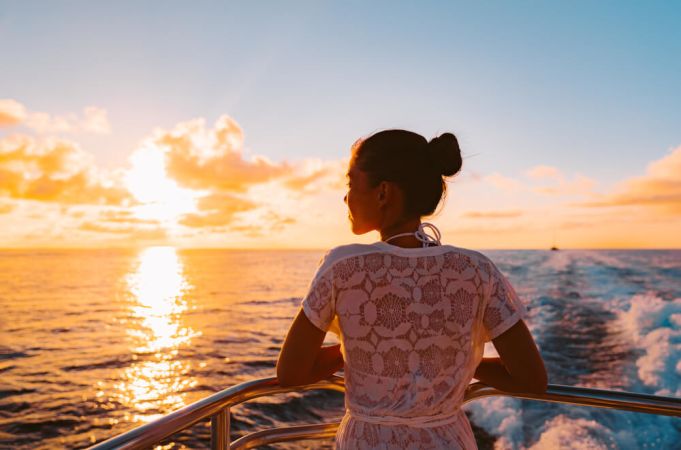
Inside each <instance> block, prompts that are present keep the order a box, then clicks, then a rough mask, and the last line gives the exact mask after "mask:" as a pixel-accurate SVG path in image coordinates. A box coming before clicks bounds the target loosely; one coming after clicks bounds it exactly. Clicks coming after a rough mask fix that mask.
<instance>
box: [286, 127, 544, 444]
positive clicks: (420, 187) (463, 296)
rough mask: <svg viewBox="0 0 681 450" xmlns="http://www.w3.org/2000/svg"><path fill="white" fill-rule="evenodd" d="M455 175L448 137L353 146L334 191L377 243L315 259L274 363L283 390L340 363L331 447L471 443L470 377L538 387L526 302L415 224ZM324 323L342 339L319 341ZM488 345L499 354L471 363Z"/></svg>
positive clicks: (485, 267)
mask: <svg viewBox="0 0 681 450" xmlns="http://www.w3.org/2000/svg"><path fill="white" fill-rule="evenodd" d="M460 170H461V152H460V149H459V144H458V142H457V139H456V137H455V136H454V135H453V134H451V133H445V134H443V135H441V136H439V137H437V138H434V139H432V140H431V141H430V142H428V141H427V140H426V139H425V138H424V137H422V136H421V135H419V134H416V133H412V132H409V131H404V130H387V131H381V132H379V133H376V134H374V135H372V136H370V137H369V138H367V139H364V140H360V141H358V142H357V143H355V145H353V148H352V156H351V159H350V165H349V170H348V174H347V175H348V178H349V190H348V193H347V194H346V196H345V199H344V200H345V202H346V203H347V205H348V208H349V210H350V211H349V218H350V221H351V223H352V231H353V233H354V234H357V235H360V234H364V233H368V232H370V231H372V230H377V231H378V232H379V233H380V235H381V241H380V242H376V243H374V244H370V245H365V244H351V245H343V246H339V247H335V248H333V249H331V250H330V251H329V252H327V253H326V254H325V255H324V257H323V258H322V260H321V262H320V265H319V267H318V269H317V272H316V274H315V276H314V278H313V280H312V282H311V283H310V286H309V290H308V293H307V295H306V296H305V298H304V299H303V302H302V308H301V310H300V311H299V312H298V315H297V317H296V318H295V320H294V322H293V324H292V325H291V329H290V330H289V332H288V335H287V337H286V340H285V342H284V344H283V346H282V349H281V353H280V355H279V361H278V363H277V376H278V378H279V382H280V383H281V385H283V386H291V385H299V384H306V383H311V382H314V381H318V380H320V379H323V378H326V377H328V376H330V375H331V374H333V373H334V372H336V371H338V370H340V369H341V368H343V369H344V376H345V386H346V396H345V406H346V414H345V416H344V417H343V420H342V421H341V425H340V428H339V429H338V432H337V434H336V448H338V449H400V450H402V449H412V448H413V449H454V448H465V449H470V448H476V443H475V439H474V437H473V433H472V430H471V427H470V423H469V422H468V419H467V418H466V415H465V414H464V412H463V411H462V410H461V404H462V401H463V395H464V391H465V389H466V386H467V385H468V384H469V382H470V381H471V379H472V378H473V377H475V378H477V379H478V380H480V381H482V382H484V383H487V384H489V385H491V386H494V387H496V388H498V389H501V390H504V391H510V392H515V391H525V392H536V393H542V392H544V391H545V390H546V384H547V377H546V370H545V369H544V364H543V361H542V358H541V356H540V355H539V352H538V351H537V347H536V345H535V343H534V340H533V339H532V336H531V335H530V333H529V331H528V329H527V327H526V325H525V323H524V322H523V320H522V317H523V316H524V312H525V310H524V307H523V305H522V303H521V302H520V300H519V299H518V297H517V295H516V293H515V291H514V290H513V288H512V287H511V285H510V284H509V283H508V281H507V280H506V278H504V276H503V275H502V274H501V273H500V272H499V270H498V269H497V268H496V266H495V265H494V264H493V263H492V262H491V261H490V260H489V259H488V258H487V257H485V256H484V255H482V254H480V253H478V252H475V251H472V250H467V249H463V248H457V247H453V246H451V245H444V244H442V243H441V242H440V233H439V231H438V230H437V228H435V227H434V226H433V225H431V224H428V223H422V222H421V218H422V217H424V216H429V215H431V214H433V212H434V211H435V209H436V207H437V205H438V204H439V203H440V200H441V198H442V195H443V193H445V192H446V184H445V182H444V179H443V177H447V176H452V175H455V174H456V173H458V172H459V171H460ZM428 227H429V228H430V229H432V231H433V233H434V236H430V235H428V234H427V233H426V228H428ZM389 242H390V243H389ZM327 331H333V332H335V333H337V334H338V335H339V337H340V342H341V344H340V345H334V346H329V347H322V343H323V341H324V336H325V334H326V332H327ZM488 341H492V342H493V344H494V346H495V347H496V349H497V351H498V353H499V357H498V358H482V351H483V347H484V343H485V342H488Z"/></svg>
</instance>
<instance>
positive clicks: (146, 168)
mask: <svg viewBox="0 0 681 450" xmlns="http://www.w3.org/2000/svg"><path fill="white" fill-rule="evenodd" d="M130 162H131V164H132V167H131V168H130V170H129V171H128V172H127V173H126V175H125V185H126V187H127V188H128V189H129V190H130V192H131V193H132V195H133V196H134V197H135V198H136V199H137V200H138V201H139V202H140V203H141V204H140V205H138V206H135V207H134V209H133V210H134V214H135V216H136V217H138V218H140V219H154V220H159V221H162V222H167V221H173V220H177V218H179V217H180V216H181V215H182V214H187V213H190V212H193V211H195V210H196V200H195V194H194V193H193V192H192V191H190V190H188V189H182V188H180V187H178V186H177V183H175V182H174V181H173V180H171V179H169V178H168V176H167V174H166V169H165V155H164V154H163V153H162V152H161V151H160V150H158V149H154V148H142V149H140V150H138V151H137V152H135V153H134V154H133V155H132V156H131V157H130Z"/></svg>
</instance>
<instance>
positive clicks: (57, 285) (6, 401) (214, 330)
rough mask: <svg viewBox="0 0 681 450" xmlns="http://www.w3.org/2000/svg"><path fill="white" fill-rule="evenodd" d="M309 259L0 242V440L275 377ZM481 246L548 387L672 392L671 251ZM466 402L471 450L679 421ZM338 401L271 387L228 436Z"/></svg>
mask: <svg viewBox="0 0 681 450" xmlns="http://www.w3.org/2000/svg"><path fill="white" fill-rule="evenodd" d="M322 253H323V252H321V251H235V250H175V249H173V248H166V247H155V248H149V249H145V250H141V251H132V250H130V251H126V250H58V251H45V250H11V251H10V250H5V251H0V311H1V314H0V448H18V449H29V448H31V449H34V448H60V447H68V448H83V447H87V446H88V445H91V444H92V443H94V442H99V441H101V440H104V439H106V438H108V437H111V436H114V435H116V434H118V433H120V432H123V431H125V430H128V429H130V428H132V427H134V426H137V425H140V424H143V423H146V422H148V421H151V420H153V419H155V418H157V417H159V416H161V415H163V414H166V413H168V412H170V411H173V410H175V409H177V408H179V407H181V406H183V405H186V404H188V403H191V402H193V401H196V400H198V399H200V398H203V397H205V396H207V395H209V394H211V393H213V392H216V391H219V390H221V389H224V388H225V387H228V386H230V385H233V384H235V383H239V382H242V381H245V380H250V379H253V378H259V377H266V376H272V375H273V374H274V366H275V360H276V356H277V354H278V350H279V347H280V345H281V343H282V339H283V337H284V335H285V333H286V331H287V329H288V326H289V325H290V322H291V320H292V317H293V315H294V314H295V312H296V310H297V308H298V305H299V303H300V299H301V298H302V296H303V295H304V294H305V289H306V287H307V285H308V283H309V281H310V279H311V277H312V275H313V273H314V271H315V268H316V266H317V263H318V261H319V258H320V257H321V255H322ZM485 253H486V254H487V255H488V256H490V257H491V258H492V259H493V260H494V261H495V262H496V263H497V265H498V266H499V268H500V269H501V270H502V271H503V272H504V273H506V275H507V276H508V277H509V279H510V280H511V282H512V283H513V285H514V286H515V287H516V289H517V291H518V293H519V294H520V295H521V297H523V299H524V300H525V302H526V304H527V306H528V310H529V317H528V319H527V322H528V324H529V326H530V328H531V330H532V332H533V334H534V336H535V338H536V340H537V343H538V345H539V347H540V350H541V352H542V355H543V357H544V359H545V361H546V364H547V368H548V371H549V379H550V380H549V381H550V382H551V383H554V384H567V385H575V386H590V387H598V388H607V389H618V390H628V391H635V392H644V393H651V394H657V395H666V396H676V397H681V363H679V360H680V359H681V358H680V356H681V251H559V252H544V251H489V252H485ZM329 342H332V341H329ZM488 350H491V349H488ZM466 408H467V411H468V412H469V413H470V415H471V421H472V422H473V423H474V424H475V425H477V426H479V427H481V429H480V430H478V431H477V432H476V435H477V436H478V437H479V443H480V447H481V448H485V447H488V446H489V445H490V442H492V441H495V444H496V446H497V447H500V448H522V447H529V448H556V447H561V446H562V447H569V446H572V447H574V448H673V447H674V446H676V445H678V442H680V441H681V419H678V418H670V417H662V416H654V415H647V414H637V413H627V412H617V411H609V410H600V409H594V408H580V407H572V406H562V405H553V404H541V403H537V402H529V401H520V400H514V399H503V398H497V399H484V400H481V401H478V402H475V403H473V404H470V405H468V406H467V407H466ZM342 412H343V400H342V396H340V395H339V394H336V393H326V392H322V393H306V394H289V395H280V396H274V397H272V398H268V399H263V400H261V401H257V402H253V403H249V404H246V405H243V406H241V407H238V408H237V409H236V411H235V412H234V415H233V431H234V436H237V435H241V434H242V433H243V431H244V430H253V429H261V428H266V427H270V426H273V425H280V424H284V423H292V422H293V423H305V422H316V421H319V420H331V419H333V418H337V417H340V416H341V415H342ZM209 434H210V430H209V428H208V423H207V422H206V423H200V424H197V425H196V426H195V427H193V428H192V429H191V430H189V431H187V432H183V433H181V434H179V435H177V436H176V437H175V438H174V440H172V441H168V442H167V445H164V447H163V448H207V447H208V439H209ZM320 445H321V444H320V443H318V442H312V441H309V442H307V443H305V444H302V446H309V447H311V448H320ZM282 448H284V447H283V446H282ZM287 448H292V446H291V445H290V444H289V446H288V447H287ZM326 448H330V446H329V445H327V446H326Z"/></svg>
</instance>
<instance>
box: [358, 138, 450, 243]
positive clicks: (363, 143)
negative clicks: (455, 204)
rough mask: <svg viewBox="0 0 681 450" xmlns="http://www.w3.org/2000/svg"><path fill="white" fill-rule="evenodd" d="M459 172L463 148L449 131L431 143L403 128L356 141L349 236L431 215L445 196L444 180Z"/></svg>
mask: <svg viewBox="0 0 681 450" xmlns="http://www.w3.org/2000/svg"><path fill="white" fill-rule="evenodd" d="M460 170H461V150H460V149H459V143H458V141H457V139H456V137H455V136H454V135H453V134H451V133H444V134H442V135H440V136H438V137H435V138H433V139H431V140H430V142H429V141H427V140H426V139H425V138H424V137H423V136H421V135H420V134H416V133H413V132H411V131H405V130H386V131H381V132H378V133H376V134H373V135H371V136H370V137H368V138H366V139H360V140H359V141H357V142H356V143H355V144H354V145H353V147H352V155H351V158H350V167H349V170H348V175H349V177H350V190H349V191H348V193H347V195H346V197H345V201H346V202H347V204H348V207H349V209H350V215H351V219H352V222H353V232H354V233H355V234H363V233H366V232H368V231H371V230H373V229H380V228H381V227H382V226H388V225H392V223H393V222H400V223H401V222H407V221H410V220H414V219H420V218H421V217H423V216H429V215H431V214H433V213H434V212H435V209H436V208H437V205H438V204H439V203H440V200H441V199H442V197H443V194H446V190H447V185H446V183H445V181H444V178H443V177H446V176H452V175H455V174H456V173H458V172H459V171H460ZM386 221H387V222H389V223H385V222H386Z"/></svg>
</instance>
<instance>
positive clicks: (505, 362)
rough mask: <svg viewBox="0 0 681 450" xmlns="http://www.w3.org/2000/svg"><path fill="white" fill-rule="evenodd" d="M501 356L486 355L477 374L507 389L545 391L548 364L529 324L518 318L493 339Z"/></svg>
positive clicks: (476, 376) (508, 390)
mask: <svg viewBox="0 0 681 450" xmlns="http://www.w3.org/2000/svg"><path fill="white" fill-rule="evenodd" d="M492 343H493V344H494V347H495V348H496V349H497V352H498V353H499V356H500V358H483V359H482V362H481V363H480V365H479V366H478V367H477V369H475V375H474V377H475V378H476V379H478V380H480V381H482V382H483V383H485V384H488V385H490V386H492V387H495V388H497V389H500V390H502V391H506V392H532V393H535V394H543V393H544V392H546V387H547V383H548V379H547V375H546V368H545V367H544V361H543V360H542V357H541V355H540V354H539V350H537V346H536V344H535V343H534V339H533V338H532V335H531V334H530V330H528V329H527V325H525V322H524V321H522V320H519V321H518V322H517V323H516V324H515V325H513V326H512V327H511V328H509V329H508V330H506V331H505V332H504V333H502V334H501V335H499V336H498V337H496V338H495V339H493V340H492Z"/></svg>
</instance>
